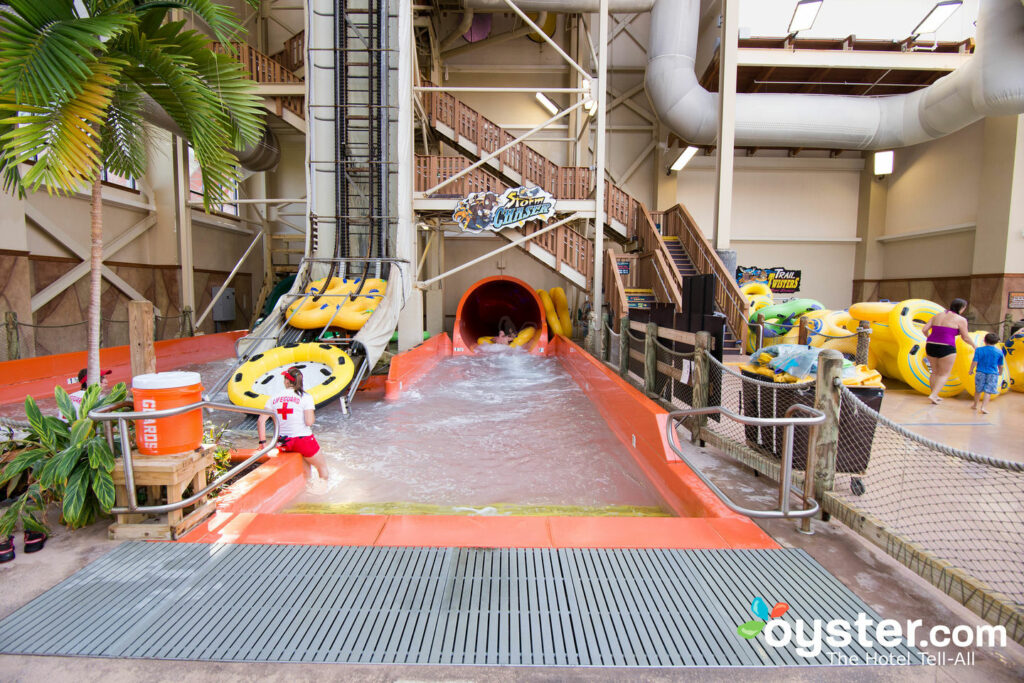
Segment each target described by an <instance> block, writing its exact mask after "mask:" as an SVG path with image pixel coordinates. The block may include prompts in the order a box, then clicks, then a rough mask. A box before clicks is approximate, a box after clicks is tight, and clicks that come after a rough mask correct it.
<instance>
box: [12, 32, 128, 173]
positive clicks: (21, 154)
mask: <svg viewBox="0 0 1024 683" xmlns="http://www.w3.org/2000/svg"><path fill="white" fill-rule="evenodd" d="M0 54H2V49H0ZM123 66H124V64H123V63H122V62H120V61H119V60H114V59H110V58H106V59H104V60H102V61H101V60H98V61H96V62H95V63H94V64H93V65H92V73H91V74H90V75H89V77H88V78H86V79H85V80H84V81H83V82H82V88H81V89H80V90H79V91H78V92H76V93H74V94H66V93H54V94H53V96H52V97H51V99H50V100H49V101H47V102H46V103H45V104H15V105H8V104H6V103H0V109H4V110H7V111H9V112H12V113H14V114H15V116H11V117H8V118H5V119H3V120H0V123H8V124H13V123H17V124H18V125H17V126H16V127H15V128H14V129H12V130H8V131H7V133H5V134H4V135H3V136H2V137H0V143H2V144H3V147H4V159H5V163H22V162H25V161H29V160H30V159H35V164H34V165H33V166H32V168H30V169H29V170H28V171H27V172H26V173H25V175H24V177H23V178H22V183H23V184H24V185H25V186H26V187H28V188H29V189H31V190H33V191H34V190H37V189H39V187H40V186H41V185H46V188H47V190H48V191H50V192H70V191H72V190H74V189H77V188H79V187H80V186H81V185H82V184H84V183H87V182H91V180H92V178H93V177H95V175H96V173H97V172H98V171H99V167H100V161H101V160H100V156H99V154H100V145H99V141H98V139H97V136H96V130H97V129H98V128H99V127H100V126H102V124H103V122H104V120H105V118H106V111H107V107H108V105H109V104H110V99H111V97H112V96H113V89H114V87H115V86H116V85H117V82H118V79H119V78H120V71H121V69H122V68H123Z"/></svg>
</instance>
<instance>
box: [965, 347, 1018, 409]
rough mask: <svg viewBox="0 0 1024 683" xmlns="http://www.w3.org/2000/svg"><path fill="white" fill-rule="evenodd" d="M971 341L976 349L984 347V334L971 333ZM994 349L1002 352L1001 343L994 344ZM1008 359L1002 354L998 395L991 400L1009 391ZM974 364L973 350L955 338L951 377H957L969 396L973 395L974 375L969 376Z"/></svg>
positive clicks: (1010, 379) (1010, 382)
mask: <svg viewBox="0 0 1024 683" xmlns="http://www.w3.org/2000/svg"><path fill="white" fill-rule="evenodd" d="M970 335H971V339H973V340H974V343H975V344H976V345H977V347H978V348H981V347H982V346H984V345H985V333H984V332H971V333H970ZM996 348H997V349H999V350H1000V351H1003V350H1004V348H1005V347H1004V346H1003V344H1002V342H1000V343H998V344H996ZM1008 360H1009V359H1008V357H1007V356H1006V354H1005V353H1004V355H1003V371H1002V373H1001V376H1000V378H999V393H998V394H996V395H993V396H992V398H993V399H994V398H997V397H998V396H1002V395H1003V394H1005V393H1006V392H1008V391H1009V390H1010V386H1011V384H1012V378H1011V376H1010V364H1009V363H1008V362H1007V361H1008ZM973 362H974V349H972V348H971V347H970V346H969V345H968V344H967V343H966V342H965V341H964V340H963V339H961V338H960V337H957V338H956V360H955V361H953V375H955V376H957V377H959V379H960V382H961V383H962V384H963V387H964V389H966V390H967V393H968V394H970V395H971V396H974V394H975V390H976V388H975V386H974V375H971V374H969V373H970V370H971V363H973Z"/></svg>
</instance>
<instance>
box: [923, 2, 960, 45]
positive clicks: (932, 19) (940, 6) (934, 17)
mask: <svg viewBox="0 0 1024 683" xmlns="http://www.w3.org/2000/svg"><path fill="white" fill-rule="evenodd" d="M962 4H964V0H943V1H942V2H938V3H936V4H935V7H932V9H931V11H930V12H928V14H927V15H926V16H925V18H924V19H922V20H921V23H919V24H918V25H917V26H915V27H914V30H913V31H911V32H910V35H912V36H914V37H915V38H916V37H917V36H919V35H921V34H922V33H935V32H936V31H938V30H939V27H940V26H942V25H943V24H945V23H946V21H947V20H949V18H950V17H951V16H953V12H956V11H957V10H958V9H960V5H962Z"/></svg>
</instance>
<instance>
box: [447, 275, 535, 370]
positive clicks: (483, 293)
mask: <svg viewBox="0 0 1024 683" xmlns="http://www.w3.org/2000/svg"><path fill="white" fill-rule="evenodd" d="M505 316H508V318H509V319H510V320H511V321H512V324H514V325H515V326H516V329H517V330H522V329H523V328H524V327H526V326H528V325H533V326H534V327H536V328H537V330H538V334H536V335H534V341H530V342H529V343H528V344H527V349H528V350H529V351H530V352H531V353H538V354H541V353H544V352H545V349H546V348H547V341H548V324H547V320H546V319H545V316H544V306H543V304H541V302H540V297H538V296H537V292H535V291H534V290H533V288H532V287H531V286H530V285H528V284H526V283H525V282H523V281H522V280H520V279H518V278H514V277H508V276H506V275H496V276H494V277H488V278H484V279H483V280H480V281H478V282H477V283H476V284H474V285H473V286H472V287H470V288H469V289H467V290H466V293H465V294H463V295H462V300H461V301H459V308H458V310H457V311H456V312H455V329H454V330H453V334H452V352H453V353H454V354H455V355H460V354H468V353H473V352H474V349H476V346H477V344H476V340H477V339H478V338H480V337H486V336H492V335H495V334H497V333H498V325H499V323H500V322H501V320H502V318H504V317H505Z"/></svg>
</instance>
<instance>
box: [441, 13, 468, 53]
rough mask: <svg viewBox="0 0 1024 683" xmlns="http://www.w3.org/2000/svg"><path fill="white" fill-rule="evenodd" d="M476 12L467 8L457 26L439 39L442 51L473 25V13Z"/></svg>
mask: <svg viewBox="0 0 1024 683" xmlns="http://www.w3.org/2000/svg"><path fill="white" fill-rule="evenodd" d="M474 14H476V12H474V11H473V10H472V9H467V10H466V11H465V12H463V13H462V21H460V22H459V25H458V27H456V29H455V30H454V31H452V32H451V33H450V34H449V35H448V36H447V37H446V38H445V39H444V40H442V41H441V45H440V49H441V52H444V51H445V50H447V49H448V48H450V47H451V46H452V45H454V44H455V41H456V40H458V39H459V36H462V35H465V33H466V31H468V30H469V29H470V27H471V26H472V25H473V15H474Z"/></svg>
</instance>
